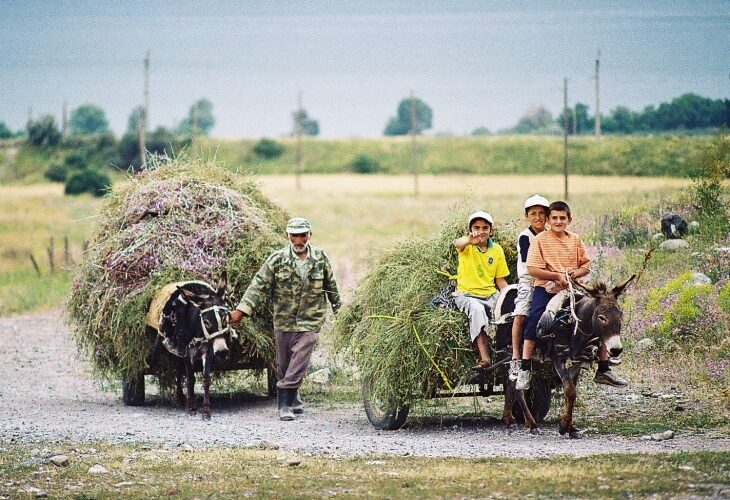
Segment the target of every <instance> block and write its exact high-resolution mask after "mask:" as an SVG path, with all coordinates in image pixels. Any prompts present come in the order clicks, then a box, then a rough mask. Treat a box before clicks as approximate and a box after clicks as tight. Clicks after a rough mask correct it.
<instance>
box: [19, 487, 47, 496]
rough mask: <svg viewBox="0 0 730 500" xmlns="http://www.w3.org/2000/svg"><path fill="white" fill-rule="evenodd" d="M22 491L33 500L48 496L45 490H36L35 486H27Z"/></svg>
mask: <svg viewBox="0 0 730 500" xmlns="http://www.w3.org/2000/svg"><path fill="white" fill-rule="evenodd" d="M23 491H24V492H25V493H27V494H29V495H33V496H34V497H35V498H46V497H47V496H48V492H47V491H46V490H42V489H40V488H36V487H35V486H27V487H25V488H23Z"/></svg>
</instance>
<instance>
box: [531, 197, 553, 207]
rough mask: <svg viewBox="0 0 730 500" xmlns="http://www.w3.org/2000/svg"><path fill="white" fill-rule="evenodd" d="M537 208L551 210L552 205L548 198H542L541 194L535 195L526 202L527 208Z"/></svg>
mask: <svg viewBox="0 0 730 500" xmlns="http://www.w3.org/2000/svg"><path fill="white" fill-rule="evenodd" d="M536 206H540V207H545V208H550V203H549V202H548V201H547V198H545V197H544V196H540V195H539V194H533V195H532V196H530V197H529V198H527V199H526V200H525V208H530V207H536Z"/></svg>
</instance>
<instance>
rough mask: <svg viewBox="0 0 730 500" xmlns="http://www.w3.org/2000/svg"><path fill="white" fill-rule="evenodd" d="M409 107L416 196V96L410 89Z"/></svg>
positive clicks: (417, 191)
mask: <svg viewBox="0 0 730 500" xmlns="http://www.w3.org/2000/svg"><path fill="white" fill-rule="evenodd" d="M410 108H411V162H412V164H413V189H414V193H415V195H416V196H418V194H419V190H418V154H417V153H418V151H417V150H416V98H415V97H414V95H413V91H412V90H411V99H410Z"/></svg>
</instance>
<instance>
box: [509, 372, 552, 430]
mask: <svg viewBox="0 0 730 500" xmlns="http://www.w3.org/2000/svg"><path fill="white" fill-rule="evenodd" d="M525 401H527V407H528V408H529V409H530V413H532V417H533V418H534V419H535V422H537V423H538V424H541V423H542V422H543V421H544V420H545V417H546V416H547V414H548V412H549V411H550V403H551V401H552V394H551V392H550V383H549V381H548V380H547V379H545V378H544V377H533V378H532V383H531V384H530V388H529V389H527V390H526V391H525ZM512 414H513V415H514V417H515V419H516V420H517V421H518V422H520V423H524V422H525V416H524V415H523V414H522V408H521V407H520V405H519V404H517V402H515V406H514V408H512Z"/></svg>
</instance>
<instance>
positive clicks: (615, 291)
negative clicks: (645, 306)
mask: <svg viewBox="0 0 730 500" xmlns="http://www.w3.org/2000/svg"><path fill="white" fill-rule="evenodd" d="M634 278H636V275H635V274H632V275H631V277H630V278H629V279H627V280H626V281H624V282H623V283H621V284H620V285H616V286H615V287H613V290H611V293H612V294H613V295H614V297H616V298H618V296H619V295H621V294H622V293H624V290H625V289H626V287H627V286H629V283H631V282H632V281H633V280H634Z"/></svg>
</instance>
